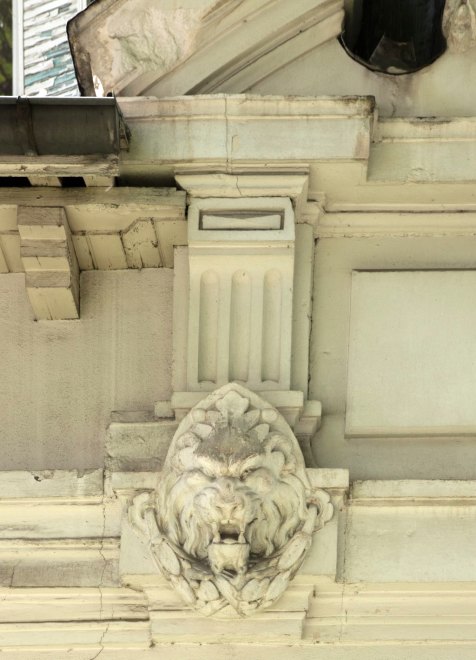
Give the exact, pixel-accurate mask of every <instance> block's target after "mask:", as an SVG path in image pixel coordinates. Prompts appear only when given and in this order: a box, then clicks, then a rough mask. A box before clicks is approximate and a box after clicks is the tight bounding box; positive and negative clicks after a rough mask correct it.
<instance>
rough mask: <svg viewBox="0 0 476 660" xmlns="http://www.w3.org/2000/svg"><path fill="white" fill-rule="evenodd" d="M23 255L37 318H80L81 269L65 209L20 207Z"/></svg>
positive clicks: (27, 288)
mask: <svg viewBox="0 0 476 660" xmlns="http://www.w3.org/2000/svg"><path fill="white" fill-rule="evenodd" d="M18 231H19V234H20V255H21V259H22V262H23V266H24V269H25V283H26V290H27V293H28V297H29V299H30V302H31V305H32V307H33V311H34V313H35V317H36V319H37V320H38V321H40V320H59V319H64V320H66V319H78V318H79V266H78V261H77V259H76V253H75V251H74V247H73V242H72V239H71V231H70V228H69V225H68V220H67V218H66V213H65V210H64V208H63V207H56V206H55V207H33V206H19V207H18Z"/></svg>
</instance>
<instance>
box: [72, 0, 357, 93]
mask: <svg viewBox="0 0 476 660" xmlns="http://www.w3.org/2000/svg"><path fill="white" fill-rule="evenodd" d="M343 4H344V3H343V0H299V2H289V0H271V1H269V2H265V3H263V2H262V1H261V0H245V1H243V0H199V1H198V2H197V0H195V1H190V0H189V2H182V3H181V5H182V6H181V8H180V9H179V8H177V6H176V3H175V2H172V1H171V0H164V1H163V2H160V3H150V2H149V0H128V1H127V2H126V1H124V0H113V1H111V0H102V1H101V0H99V1H96V2H95V3H93V4H92V5H91V6H90V7H89V8H88V9H87V10H86V11H84V12H82V13H81V14H79V15H78V16H76V17H75V18H74V19H73V20H72V21H70V23H69V25H68V34H69V40H70V44H71V50H72V53H73V59H74V62H75V68H76V75H77V78H78V82H79V86H80V89H81V91H82V93H83V94H84V95H95V94H96V91H97V89H98V86H99V87H102V89H103V91H104V93H105V94H107V93H108V92H111V91H112V92H114V93H115V94H121V95H124V96H145V95H154V96H168V95H178V94H197V93H202V94H203V93H212V92H215V91H217V90H218V89H220V91H229V92H235V93H236V92H242V91H244V90H246V89H248V88H249V87H250V86H252V85H254V84H256V83H258V82H259V81H260V80H261V79H262V78H265V77H267V76H269V75H270V74H272V73H274V72H275V71H277V70H279V69H280V68H282V67H283V66H285V65H287V64H289V63H290V62H292V61H294V60H295V59H297V58H298V57H300V56H302V55H304V54H306V53H308V52H309V51H312V50H314V49H316V48H318V47H319V46H320V45H321V44H323V43H325V42H326V41H328V40H329V39H333V38H335V37H336V36H338V35H339V34H340V32H341V26H342V21H343V17H344V9H343ZM95 83H96V89H95ZM98 95H100V94H98Z"/></svg>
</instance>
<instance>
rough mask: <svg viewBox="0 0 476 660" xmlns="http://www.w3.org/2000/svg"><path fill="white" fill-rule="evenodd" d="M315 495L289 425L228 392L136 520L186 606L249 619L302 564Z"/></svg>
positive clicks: (209, 406) (182, 438) (187, 438)
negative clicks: (311, 496)
mask: <svg viewBox="0 0 476 660" xmlns="http://www.w3.org/2000/svg"><path fill="white" fill-rule="evenodd" d="M310 495H311V493H310V486H309V482H308V480H307V477H306V472H305V467H304V461H303V457H302V454H301V451H300V448H299V445H298V443H297V441H296V438H295V437H294V435H293V433H292V431H291V429H290V428H289V426H288V425H287V424H286V422H285V421H284V419H283V418H282V417H281V415H279V413H278V412H277V411H276V410H275V409H274V408H272V407H271V406H270V405H269V404H267V403H265V402H264V401H263V400H262V399H260V398H259V397H257V396H256V395H255V394H253V393H251V392H249V391H248V390H246V389H245V388H243V387H241V386H239V385H236V384H230V385H227V386H225V387H223V388H221V389H220V390H218V391H217V392H214V393H213V394H212V395H210V396H209V397H207V398H206V399H205V400H204V401H202V402H201V403H200V404H198V405H197V406H196V407H195V408H193V409H192V410H191V411H190V413H189V414H188V415H187V416H186V417H185V418H184V420H183V421H182V423H181V424H180V426H179V428H178V429H177V432H176V434H175V436H174V439H173V440H172V443H171V446H170V449H169V452H168V454H167V458H166V462H165V466H164V470H163V476H162V479H161V481H160V485H159V486H158V488H157V490H156V492H155V493H153V494H152V495H150V496H139V498H136V503H135V508H134V507H133V509H132V512H131V519H132V520H133V522H135V524H136V526H137V527H140V528H142V530H143V531H144V530H145V531H146V533H147V535H148V537H149V542H150V544H151V549H152V552H153V555H154V557H155V559H156V562H157V564H158V566H159V568H160V569H161V571H162V573H163V574H164V575H165V576H166V577H167V579H169V581H170V582H171V583H172V584H173V586H174V587H175V588H176V589H177V590H178V592H179V593H180V595H181V596H182V598H183V599H184V600H185V601H186V602H187V603H188V604H189V605H192V606H193V607H195V608H196V609H198V610H200V611H201V612H202V613H203V614H207V615H209V614H213V613H215V612H218V611H219V610H222V609H223V608H226V607H228V606H231V608H233V610H234V611H235V612H236V613H238V614H239V615H241V616H245V615H247V614H251V613H253V612H255V611H256V610H258V609H261V608H264V607H267V606H269V605H270V604H271V603H272V602H274V601H275V600H276V599H277V598H278V597H279V596H280V595H281V594H282V592H283V591H284V590H285V588H286V586H287V584H288V582H289V580H290V579H291V578H292V577H293V576H294V574H295V573H296V571H297V570H298V568H299V566H300V565H301V563H302V560H303V559H304V556H305V553H306V551H307V549H308V548H309V546H310V543H311V534H312V531H313V529H314V526H315V522H316V516H317V509H318V507H317V505H316V503H315V501H312V502H311V501H310V499H311V498H310ZM141 497H142V499H140V498H141ZM228 609H229V608H228Z"/></svg>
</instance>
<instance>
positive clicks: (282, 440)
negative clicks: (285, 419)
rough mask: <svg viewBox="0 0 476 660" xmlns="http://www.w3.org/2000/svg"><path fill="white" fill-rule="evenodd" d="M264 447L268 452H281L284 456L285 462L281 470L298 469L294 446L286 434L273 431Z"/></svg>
mask: <svg viewBox="0 0 476 660" xmlns="http://www.w3.org/2000/svg"><path fill="white" fill-rule="evenodd" d="M264 448H265V450H266V452H267V453H268V454H272V453H273V452H280V453H281V454H282V455H283V456H284V464H283V466H282V468H281V472H294V471H295V470H296V457H295V456H294V452H293V447H292V446H291V445H290V442H289V440H288V439H287V438H286V436H284V435H282V434H281V433H272V434H271V435H270V436H269V437H268V438H267V439H266V440H265V442H264Z"/></svg>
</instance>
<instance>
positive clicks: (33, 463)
mask: <svg viewBox="0 0 476 660" xmlns="http://www.w3.org/2000/svg"><path fill="white" fill-rule="evenodd" d="M81 287H82V292H83V293H82V297H81V320H79V321H50V322H35V321H34V320H33V313H32V310H31V307H30V304H29V302H28V299H27V296H26V292H25V284H24V275H23V274H10V275H8V276H3V277H0V343H1V345H2V346H3V349H4V352H3V358H2V367H1V381H0V410H1V411H2V412H1V418H2V458H1V460H0V470H15V469H17V470H18V469H21V470H24V469H50V468H56V469H68V468H76V469H79V470H82V469H87V468H93V467H102V465H103V461H104V456H103V441H104V435H105V430H106V427H107V425H108V424H109V421H110V416H111V412H112V411H134V410H144V411H147V410H149V411H152V410H153V406H154V402H155V401H157V400H162V399H167V398H170V387H171V385H170V380H171V352H172V271H171V270H170V269H144V270H142V271H109V272H85V273H83V274H82V276H81Z"/></svg>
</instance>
